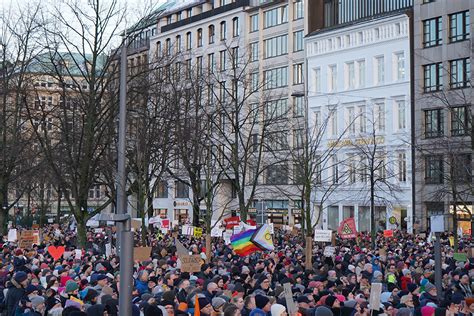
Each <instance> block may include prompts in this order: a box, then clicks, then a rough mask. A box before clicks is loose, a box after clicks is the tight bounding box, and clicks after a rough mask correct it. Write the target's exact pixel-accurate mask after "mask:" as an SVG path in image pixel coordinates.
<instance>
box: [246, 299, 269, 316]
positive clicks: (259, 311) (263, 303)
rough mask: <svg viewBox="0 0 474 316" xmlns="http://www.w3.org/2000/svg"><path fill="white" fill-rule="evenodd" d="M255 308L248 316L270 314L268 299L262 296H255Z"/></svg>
mask: <svg viewBox="0 0 474 316" xmlns="http://www.w3.org/2000/svg"><path fill="white" fill-rule="evenodd" d="M255 306H256V308H255V309H254V310H252V311H251V312H250V316H266V315H267V313H268V312H270V308H271V305H270V299H269V298H268V297H266V296H264V295H255Z"/></svg>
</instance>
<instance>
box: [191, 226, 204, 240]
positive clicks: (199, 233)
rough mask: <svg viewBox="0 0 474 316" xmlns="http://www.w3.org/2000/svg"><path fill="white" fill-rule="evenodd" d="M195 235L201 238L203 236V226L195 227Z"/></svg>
mask: <svg viewBox="0 0 474 316" xmlns="http://www.w3.org/2000/svg"><path fill="white" fill-rule="evenodd" d="M193 235H194V237H196V238H201V236H202V228H201V227H194V234H193Z"/></svg>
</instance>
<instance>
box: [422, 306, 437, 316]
mask: <svg viewBox="0 0 474 316" xmlns="http://www.w3.org/2000/svg"><path fill="white" fill-rule="evenodd" d="M434 312H435V308H434V307H432V306H423V307H422V308H421V316H433V315H434Z"/></svg>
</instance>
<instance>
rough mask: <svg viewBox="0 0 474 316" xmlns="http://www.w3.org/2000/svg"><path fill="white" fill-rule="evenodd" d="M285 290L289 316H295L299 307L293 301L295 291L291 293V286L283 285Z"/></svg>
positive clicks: (288, 284)
mask: <svg viewBox="0 0 474 316" xmlns="http://www.w3.org/2000/svg"><path fill="white" fill-rule="evenodd" d="M283 290H284V292H285V301H286V307H287V309H288V315H295V314H296V313H297V312H298V307H297V306H296V304H295V301H294V300H293V291H291V284H290V283H285V284H283Z"/></svg>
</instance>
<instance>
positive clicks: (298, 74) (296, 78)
mask: <svg viewBox="0 0 474 316" xmlns="http://www.w3.org/2000/svg"><path fill="white" fill-rule="evenodd" d="M302 83H303V64H302V63H301V64H295V65H293V84H302Z"/></svg>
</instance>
